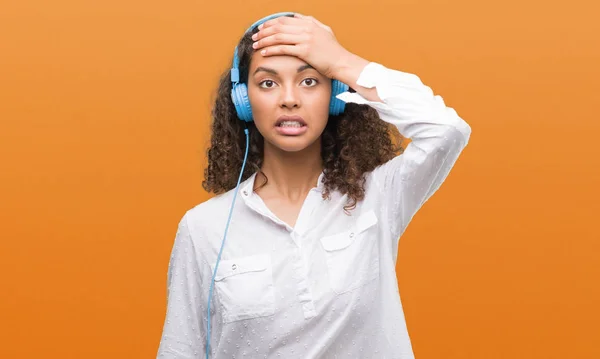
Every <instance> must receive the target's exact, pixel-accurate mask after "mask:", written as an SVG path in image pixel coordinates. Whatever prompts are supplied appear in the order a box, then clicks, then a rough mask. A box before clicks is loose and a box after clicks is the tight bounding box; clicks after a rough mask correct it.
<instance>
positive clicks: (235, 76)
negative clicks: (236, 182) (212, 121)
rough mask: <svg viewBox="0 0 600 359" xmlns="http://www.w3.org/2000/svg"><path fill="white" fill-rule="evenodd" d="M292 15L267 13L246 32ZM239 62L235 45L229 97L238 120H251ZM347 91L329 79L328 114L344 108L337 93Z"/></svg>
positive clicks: (335, 81) (343, 103)
mask: <svg viewBox="0 0 600 359" xmlns="http://www.w3.org/2000/svg"><path fill="white" fill-rule="evenodd" d="M287 15H294V13H293V12H280V13H276V14H273V15H269V16H267V17H264V18H262V19H260V20H258V21H257V22H255V23H254V24H252V26H250V27H249V28H248V29H247V30H246V32H245V33H244V34H246V33H248V32H249V31H252V30H253V29H254V28H255V27H256V26H258V25H260V24H262V23H264V22H265V21H268V20H271V19H274V18H277V17H280V16H287ZM239 66H240V62H239V59H238V48H237V46H236V47H235V52H234V54H233V67H232V68H231V82H232V89H231V99H232V100H233V104H234V105H235V110H236V112H237V115H238V117H239V118H240V120H242V121H245V122H252V121H253V120H252V108H251V107H250V100H249V99H248V87H247V86H246V84H245V83H240V82H239V81H240V70H239ZM346 91H348V85H346V84H345V83H343V82H340V81H338V80H331V100H330V101H329V114H330V115H334V116H335V115H339V114H341V113H343V112H344V108H345V106H346V103H345V102H344V101H342V100H340V99H338V98H336V96H337V95H339V94H341V93H343V92H346Z"/></svg>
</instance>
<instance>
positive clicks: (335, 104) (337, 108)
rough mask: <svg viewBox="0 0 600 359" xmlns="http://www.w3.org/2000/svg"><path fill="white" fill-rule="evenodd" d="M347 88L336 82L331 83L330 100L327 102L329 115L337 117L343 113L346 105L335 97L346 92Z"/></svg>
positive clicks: (343, 84)
mask: <svg viewBox="0 0 600 359" xmlns="http://www.w3.org/2000/svg"><path fill="white" fill-rule="evenodd" d="M348 89H349V86H348V85H346V84H345V83H343V82H340V81H338V80H332V81H331V100H330V101H329V114H330V115H332V116H337V115H339V114H341V113H343V112H344V109H345V108H346V103H345V102H344V101H342V100H340V99H338V98H336V96H337V95H339V94H341V93H344V92H346V91H348Z"/></svg>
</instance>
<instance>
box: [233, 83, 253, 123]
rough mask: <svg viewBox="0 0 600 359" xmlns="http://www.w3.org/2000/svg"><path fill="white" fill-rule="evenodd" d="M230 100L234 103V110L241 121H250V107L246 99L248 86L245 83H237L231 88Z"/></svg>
mask: <svg viewBox="0 0 600 359" xmlns="http://www.w3.org/2000/svg"><path fill="white" fill-rule="evenodd" d="M231 100H232V101H233V104H234V105H235V111H236V112H237V115H238V117H239V118H240V120H242V121H246V122H252V107H251V106H250V100H249V99H248V88H247V87H246V84H243V83H241V84H240V83H237V84H234V85H233V88H232V89H231Z"/></svg>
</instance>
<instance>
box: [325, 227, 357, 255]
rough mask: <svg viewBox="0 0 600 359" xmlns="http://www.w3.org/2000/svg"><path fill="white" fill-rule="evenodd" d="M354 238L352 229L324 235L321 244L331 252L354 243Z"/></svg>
mask: <svg viewBox="0 0 600 359" xmlns="http://www.w3.org/2000/svg"><path fill="white" fill-rule="evenodd" d="M353 239H354V233H353V232H352V231H346V232H344V233H338V234H334V235H332V236H326V237H322V238H321V244H322V245H323V248H324V249H325V250H326V251H328V252H330V251H336V250H338V249H342V248H346V247H348V246H349V245H350V244H351V243H352V240H353Z"/></svg>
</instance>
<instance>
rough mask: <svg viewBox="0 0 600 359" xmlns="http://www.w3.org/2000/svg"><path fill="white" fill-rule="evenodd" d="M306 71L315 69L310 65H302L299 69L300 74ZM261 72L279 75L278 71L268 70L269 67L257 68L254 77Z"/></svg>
mask: <svg viewBox="0 0 600 359" xmlns="http://www.w3.org/2000/svg"><path fill="white" fill-rule="evenodd" d="M306 69H314V67H312V66H311V65H309V64H306V65H302V66H300V67H298V70H297V71H298V73H300V72H302V71H304V70H306ZM259 71H264V72H268V73H271V74H273V75H277V71H275V70H273V69H271V68H268V67H262V66H259V67H257V68H256V70H254V74H253V76H254V75H256V74H257V73H258V72H259Z"/></svg>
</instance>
